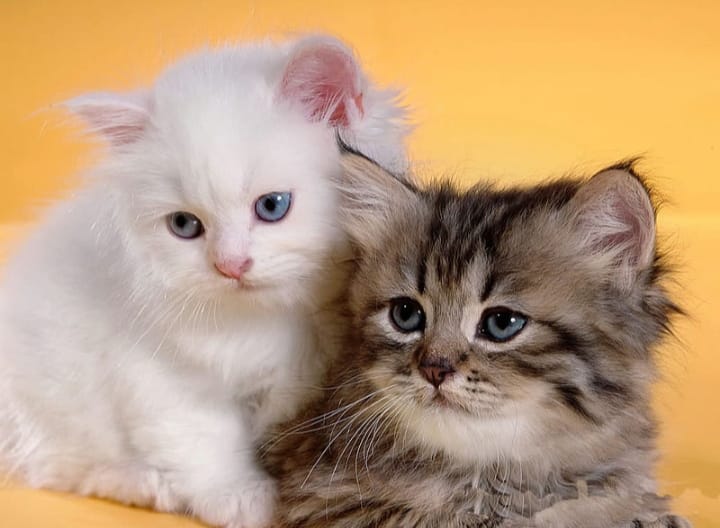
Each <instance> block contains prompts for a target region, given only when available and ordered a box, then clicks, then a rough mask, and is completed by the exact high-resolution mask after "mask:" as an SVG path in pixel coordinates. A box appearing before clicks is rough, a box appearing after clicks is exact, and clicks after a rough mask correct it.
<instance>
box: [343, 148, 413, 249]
mask: <svg viewBox="0 0 720 528" xmlns="http://www.w3.org/2000/svg"><path fill="white" fill-rule="evenodd" d="M342 168H343V174H342V177H341V178H342V179H341V182H340V185H339V189H340V197H341V219H342V223H343V227H344V228H345V230H346V231H347V233H348V234H349V236H350V238H351V240H353V242H354V243H355V244H356V245H357V246H359V247H362V248H364V249H366V250H367V249H376V248H377V244H378V243H379V241H380V240H381V239H382V238H383V234H384V233H386V232H387V230H388V226H389V225H391V224H392V222H393V218H394V217H396V216H397V215H398V214H399V213H398V211H399V210H404V209H406V208H414V207H417V206H419V198H418V194H417V189H416V188H415V186H414V185H413V184H412V183H411V182H409V181H408V180H405V179H401V178H398V177H397V176H394V175H393V174H391V173H390V172H388V171H387V170H385V169H383V168H382V167H381V166H380V165H378V164H377V163H375V162H374V161H373V160H371V159H370V158H368V157H366V156H364V155H363V154H361V153H359V152H357V151H354V150H352V149H350V148H349V147H345V149H344V152H343V155H342Z"/></svg>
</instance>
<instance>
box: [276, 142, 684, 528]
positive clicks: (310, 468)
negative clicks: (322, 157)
mask: <svg viewBox="0 0 720 528" xmlns="http://www.w3.org/2000/svg"><path fill="white" fill-rule="evenodd" d="M345 169H346V174H345V180H344V181H343V182H342V184H341V191H342V193H343V195H344V222H345V227H346V228H347V230H348V232H349V233H350V235H351V237H352V240H353V242H354V245H355V247H356V251H357V260H356V273H355V274H354V275H353V279H352V283H351V285H350V291H349V299H348V309H349V313H350V322H349V325H348V338H347V343H346V346H345V348H344V350H345V353H344V355H343V357H341V358H340V360H339V363H338V365H337V368H336V369H335V370H334V372H333V373H331V375H330V378H329V379H328V381H327V384H328V386H330V387H334V389H333V390H332V391H325V396H324V397H323V398H322V399H320V400H319V401H318V402H316V403H315V404H314V405H313V406H311V407H310V408H308V409H307V410H306V412H305V413H304V415H303V416H302V417H301V418H299V419H298V421H297V423H295V424H294V425H291V426H290V430H291V431H293V432H291V433H285V435H284V436H283V434H282V432H281V433H280V435H279V438H280V440H278V441H277V443H276V444H275V445H274V447H273V448H272V449H270V450H268V451H267V452H266V453H264V457H265V461H266V463H267V465H268V467H269V468H270V471H271V472H273V474H275V475H276V476H277V477H278V478H279V479H280V482H281V495H282V504H283V510H282V512H281V514H280V522H281V523H282V524H281V525H282V526H285V527H290V526H297V527H301V526H302V527H334V528H339V527H348V528H351V527H352V528H363V527H367V528H370V527H374V528H377V527H388V528H390V527H418V528H440V527H449V528H461V527H466V528H470V527H475V528H478V527H486V528H487V527H502V528H518V527H524V528H562V527H567V528H570V527H576V526H582V527H583V528H621V527H622V528H629V527H630V526H633V527H635V526H640V527H643V526H647V527H649V526H653V527H659V526H666V527H670V526H682V527H687V526H688V524H687V522H686V521H685V520H683V519H682V518H680V517H677V516H674V515H671V514H669V513H668V501H667V499H665V498H662V497H659V496H657V495H656V485H655V480H654V477H653V464H654V462H655V458H656V452H655V437H656V434H657V433H656V426H655V421H654V418H653V415H652V413H651V407H650V384H651V382H652V381H653V380H654V378H655V365H654V356H653V351H654V349H655V348H656V346H657V345H658V343H659V342H660V340H661V339H662V338H663V336H664V335H665V334H666V333H667V331H668V329H669V327H670V326H669V325H670V320H671V317H672V315H673V314H675V313H677V312H678V309H677V307H676V306H675V305H674V304H673V302H672V301H671V300H670V298H669V297H668V295H667V292H666V289H665V286H664V281H665V277H666V275H667V270H666V268H665V267H664V265H663V264H662V258H661V257H660V255H659V254H658V252H657V251H656V248H655V225H654V213H655V212H654V208H653V205H652V202H651V200H650V198H649V193H648V191H647V189H646V187H645V186H644V184H643V183H642V181H641V180H640V179H639V178H638V177H637V175H636V174H635V173H634V169H633V165H632V163H623V164H620V165H617V166H613V167H611V168H610V169H608V170H606V171H603V172H601V173H598V174H597V175H595V176H594V177H592V178H590V179H589V180H582V179H566V180H561V181H558V182H554V183H549V184H545V185H540V186H536V187H532V188H528V189H511V190H501V191H498V190H495V189H493V188H491V187H487V186H481V185H478V186H476V187H474V188H472V189H470V190H467V191H460V190H458V189H456V188H454V187H453V186H451V185H450V184H447V183H439V184H430V185H426V186H422V187H421V186H415V185H412V184H410V185H408V184H406V183H403V182H401V181H399V180H397V179H396V178H394V177H393V176H392V175H389V174H388V173H386V172H385V171H383V170H382V169H380V168H379V167H377V166H376V165H374V164H373V163H372V162H371V160H368V159H363V158H360V157H357V156H347V157H346V159H345ZM348 405H350V406H349V407H348ZM307 423H309V424H314V426H313V427H312V428H311V429H307V428H306V429H303V427H307V426H304V425H303V424H307ZM318 423H320V424H322V425H320V426H319V427H318V426H317V424H318ZM293 427H295V429H292V428H293ZM285 430H286V431H287V429H285Z"/></svg>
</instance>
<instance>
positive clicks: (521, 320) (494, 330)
mask: <svg viewBox="0 0 720 528" xmlns="http://www.w3.org/2000/svg"><path fill="white" fill-rule="evenodd" d="M526 323H527V317H525V316H524V315H523V314H521V313H519V312H513V311H512V310H509V309H508V308H489V309H487V310H485V313H483V316H482V320H481V321H480V325H478V326H479V328H478V334H479V335H478V337H484V338H485V339H489V340H490V341H495V342H498V343H502V342H504V341H510V340H511V339H512V338H513V337H515V336H516V335H518V334H519V333H520V332H521V331H522V329H523V328H525V324H526Z"/></svg>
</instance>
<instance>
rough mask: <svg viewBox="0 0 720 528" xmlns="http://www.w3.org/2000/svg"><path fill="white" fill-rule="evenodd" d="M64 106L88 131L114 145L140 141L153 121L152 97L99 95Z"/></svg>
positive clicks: (142, 94) (134, 94)
mask: <svg viewBox="0 0 720 528" xmlns="http://www.w3.org/2000/svg"><path fill="white" fill-rule="evenodd" d="M64 106H65V107H66V108H67V109H68V110H70V112H72V113H73V114H75V115H76V116H78V117H80V119H82V121H84V122H85V124H86V125H87V127H88V131H89V132H90V133H92V134H97V135H98V136H100V137H101V138H103V139H104V140H105V141H107V142H108V143H109V144H110V145H112V146H120V145H126V144H129V143H133V142H135V141H137V140H138V139H139V138H140V137H141V136H142V135H143V134H144V132H145V130H146V128H147V125H148V123H149V121H150V106H151V105H150V94H149V93H148V92H145V91H139V92H132V93H127V94H120V93H112V92H96V93H89V94H86V95H81V96H79V97H76V98H74V99H70V100H69V101H66V102H65V103H64Z"/></svg>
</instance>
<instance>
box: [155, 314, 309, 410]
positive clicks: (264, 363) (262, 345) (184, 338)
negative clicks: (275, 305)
mask: <svg viewBox="0 0 720 528" xmlns="http://www.w3.org/2000/svg"><path fill="white" fill-rule="evenodd" d="M174 347H175V348H176V351H171V350H168V352H169V353H170V354H174V353H175V352H179V353H180V354H181V355H182V357H183V358H184V359H185V360H189V361H190V362H191V363H193V364H195V365H197V366H200V367H202V368H203V370H204V371H205V373H206V375H207V376H208V377H209V378H211V379H212V380H214V381H216V382H217V383H221V384H222V385H224V386H225V387H227V388H229V389H231V390H233V392H234V395H235V396H236V397H243V396H246V395H249V394H252V393H255V392H257V391H260V390H263V389H265V388H267V387H272V386H275V385H277V384H283V383H284V379H285V378H288V377H293V378H298V379H302V378H305V377H308V376H312V371H313V370H314V369H315V368H316V367H317V357H318V356H319V355H320V351H319V350H317V344H316V339H315V333H314V330H313V327H312V324H311V321H310V320H309V318H304V317H298V316H282V315H278V316H266V317H252V318H248V319H243V318H237V319H234V320H229V321H226V322H225V323H224V324H223V325H222V326H219V327H216V328H213V329H209V330H203V331H197V330H195V331H193V329H192V328H188V329H186V330H184V331H182V332H180V333H179V334H178V335H177V336H176V337H175V339H174ZM171 357H172V356H171Z"/></svg>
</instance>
